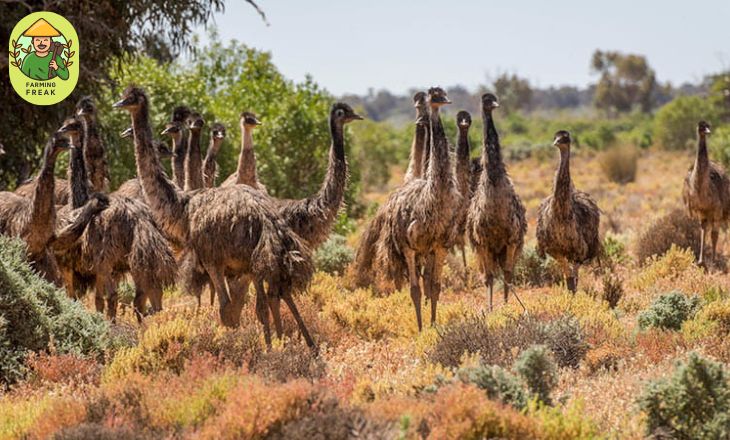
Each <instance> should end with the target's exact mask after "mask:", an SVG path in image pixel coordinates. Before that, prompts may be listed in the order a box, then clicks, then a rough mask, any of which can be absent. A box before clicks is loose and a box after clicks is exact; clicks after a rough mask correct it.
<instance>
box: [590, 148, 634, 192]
mask: <svg viewBox="0 0 730 440" xmlns="http://www.w3.org/2000/svg"><path fill="white" fill-rule="evenodd" d="M599 161H600V164H601V170H603V174H605V175H606V177H607V178H608V180H610V181H611V182H615V183H619V184H622V185H623V184H625V183H629V182H633V181H634V180H636V168H637V164H638V162H639V152H638V151H637V150H636V148H634V147H633V146H630V145H625V146H620V147H615V148H611V149H609V150H608V151H606V152H605V153H603V154H602V155H601V157H600V158H599Z"/></svg>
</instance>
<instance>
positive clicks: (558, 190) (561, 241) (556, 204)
mask: <svg viewBox="0 0 730 440" xmlns="http://www.w3.org/2000/svg"><path fill="white" fill-rule="evenodd" d="M570 142H571V141H570V133H568V132H567V131H565V130H561V131H558V132H557V133H555V141H554V142H553V145H554V146H556V147H558V149H559V150H560V167H559V168H558V172H557V174H556V175H555V188H554V192H553V194H552V195H550V196H548V197H547V198H545V200H543V201H542V203H541V204H540V209H539V213H538V219H537V252H538V255H540V256H541V257H544V256H545V254H548V255H550V256H551V257H553V258H555V260H557V261H558V263H560V267H561V268H562V270H563V276H564V277H565V279H566V284H567V285H568V289H569V290H570V291H571V292H573V293H575V291H576V289H577V288H578V269H579V267H580V265H581V264H585V263H588V262H590V261H591V260H593V259H594V258H596V257H599V256H600V252H601V240H600V238H599V237H598V227H599V225H600V222H601V210H600V209H598V206H597V205H596V202H594V201H593V199H591V197H590V196H589V195H588V194H586V193H584V192H581V191H576V189H575V188H573V182H572V181H571V180H570Z"/></svg>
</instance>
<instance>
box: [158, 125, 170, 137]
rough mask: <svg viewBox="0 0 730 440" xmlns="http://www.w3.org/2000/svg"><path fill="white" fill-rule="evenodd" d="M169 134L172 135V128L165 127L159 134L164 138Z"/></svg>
mask: <svg viewBox="0 0 730 440" xmlns="http://www.w3.org/2000/svg"><path fill="white" fill-rule="evenodd" d="M170 133H172V127H167V128H165V129H164V130H162V132H160V135H161V136H164V135H166V134H170Z"/></svg>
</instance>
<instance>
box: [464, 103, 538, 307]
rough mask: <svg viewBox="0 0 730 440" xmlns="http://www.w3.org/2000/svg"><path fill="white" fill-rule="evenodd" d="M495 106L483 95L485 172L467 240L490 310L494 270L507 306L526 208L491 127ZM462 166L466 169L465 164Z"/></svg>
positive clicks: (473, 203)
mask: <svg viewBox="0 0 730 440" xmlns="http://www.w3.org/2000/svg"><path fill="white" fill-rule="evenodd" d="M498 106H499V103H498V102H497V97H496V96H494V95H492V94H491V93H485V94H484V95H482V121H483V122H484V129H483V130H484V149H483V151H482V168H483V169H484V170H486V171H485V172H482V174H481V177H480V180H479V186H478V187H477V189H476V192H475V194H474V198H473V199H472V201H471V204H470V206H469V213H468V215H467V231H468V235H469V241H470V242H471V245H472V247H473V248H474V250H475V252H476V254H477V260H478V261H479V269H480V270H481V272H482V276H483V277H484V285H485V286H486V287H487V289H488V290H489V310H490V311H491V310H492V307H493V302H492V295H493V290H494V273H495V272H496V271H497V269H501V270H502V274H503V275H504V302H505V303H506V302H507V299H508V297H509V288H510V284H511V283H512V272H513V271H514V268H515V263H516V262H517V258H519V256H520V253H521V251H522V245H523V244H524V242H525V233H527V220H526V219H525V207H524V205H523V204H522V201H521V200H520V198H519V196H518V195H517V193H516V192H515V188H514V186H513V185H512V180H511V179H510V178H509V175H508V174H507V170H506V169H505V166H504V162H503V161H502V151H501V148H500V145H499V134H498V133H497V129H496V128H495V126H494V119H493V117H492V111H493V110H494V109H495V108H497V107H498ZM465 166H467V167H468V166H469V162H468V161H467V162H466V164H465ZM463 185H464V186H465V187H467V188H468V186H469V182H468V181H466V182H464V183H463Z"/></svg>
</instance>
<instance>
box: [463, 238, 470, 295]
mask: <svg viewBox="0 0 730 440" xmlns="http://www.w3.org/2000/svg"><path fill="white" fill-rule="evenodd" d="M461 263H462V264H463V265H464V287H466V284H467V283H468V282H469V269H468V268H467V267H466V245H463V244H462V245H461Z"/></svg>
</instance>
